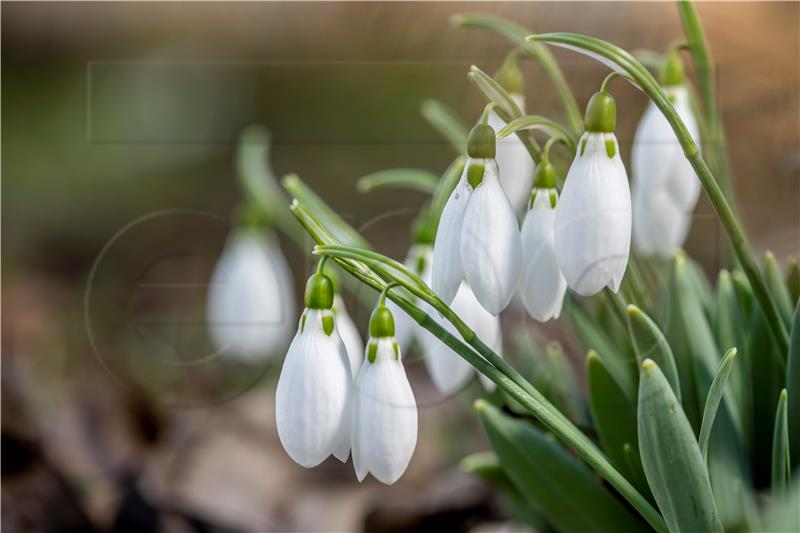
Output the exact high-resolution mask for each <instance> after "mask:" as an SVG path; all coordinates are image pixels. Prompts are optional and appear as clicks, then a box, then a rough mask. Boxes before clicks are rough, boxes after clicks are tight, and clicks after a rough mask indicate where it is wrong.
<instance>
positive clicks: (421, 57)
mask: <svg viewBox="0 0 800 533" xmlns="http://www.w3.org/2000/svg"><path fill="white" fill-rule="evenodd" d="M1 9H2V108H3V117H2V118H3V121H2V146H3V151H2V174H3V191H2V192H3V195H2V223H3V224H2V237H3V250H2V289H3V302H2V310H3V319H4V320H3V325H2V350H3V359H2V385H3V390H2V459H3V461H2V480H3V487H2V496H3V498H2V529H3V531H8V532H22V531H93V530H97V531H106V530H116V531H136V532H145V531H158V530H161V531H169V532H173V531H247V532H262V531H264V532H266V531H362V530H365V531H413V530H429V529H437V530H439V531H468V530H486V531H489V530H498V529H502V528H506V529H507V528H508V527H510V526H506V525H503V524H504V523H505V522H506V521H507V520H508V519H509V510H508V508H506V507H505V505H504V503H503V501H502V500H500V499H499V498H497V497H496V496H495V495H494V494H493V493H492V492H491V491H490V490H489V489H488V488H487V487H485V486H483V485H482V484H481V483H480V482H479V481H477V480H476V479H473V478H471V477H469V476H466V475H465V474H461V473H460V472H459V469H458V462H459V460H460V459H461V458H463V457H464V456H465V455H466V454H467V453H470V452H473V451H479V450H483V449H487V448H488V444H487V443H486V442H485V440H484V438H483V435H482V433H481V431H480V428H479V427H478V424H477V421H476V419H475V417H474V416H473V415H472V413H471V409H470V406H471V400H472V399H473V398H475V397H476V396H477V395H479V394H480V388H479V386H477V385H475V384H471V385H470V386H468V387H467V388H466V389H465V390H463V391H462V392H461V393H459V394H458V395H456V396H455V397H452V398H444V397H441V396H440V395H438V394H437V393H436V391H435V389H434V388H433V387H432V385H431V383H430V381H429V379H428V378H427V376H426V375H425V372H424V367H423V366H422V365H421V364H420V361H419V360H418V359H415V358H414V356H413V354H411V355H410V357H409V358H408V361H407V363H406V367H407V371H408V373H409V377H410V380H411V382H412V386H413V388H414V391H415V395H416V397H417V399H418V401H419V404H420V432H419V442H418V445H417V449H416V452H415V455H414V458H413V459H412V462H411V465H410V467H409V469H408V471H407V472H406V474H405V476H404V477H403V478H401V480H400V481H399V482H398V483H397V484H395V485H393V486H391V487H386V486H383V485H381V484H380V483H378V482H376V481H374V480H372V479H371V478H370V479H368V480H366V481H365V482H364V483H361V484H359V483H358V482H357V481H356V480H355V476H354V474H353V471H352V466H351V465H349V464H348V465H342V464H340V463H338V462H337V461H335V460H331V461H328V462H326V463H324V464H323V465H322V466H320V467H318V468H316V469H313V470H304V469H302V468H301V467H299V466H297V465H295V464H294V463H292V462H291V460H290V459H289V458H288V456H287V455H286V454H285V453H284V452H283V450H282V449H281V446H280V443H279V442H278V439H277V435H276V432H275V424H274V383H275V381H276V379H277V375H278V372H279V368H280V361H277V362H275V361H273V362H271V363H265V364H262V365H258V368H255V369H254V368H253V366H242V365H236V364H232V363H230V362H226V361H220V360H219V359H215V358H213V357H208V356H207V355H206V354H208V353H210V352H209V347H208V339H207V335H206V332H205V324H204V320H203V317H204V304H205V295H206V288H207V283H208V280H209V277H210V275H211V272H212V270H213V267H214V265H215V263H216V261H217V259H218V258H219V255H220V253H221V251H222V248H223V245H224V243H225V238H226V236H227V235H228V232H229V230H230V224H231V216H232V213H233V211H234V209H235V208H236V206H237V205H238V203H239V201H240V199H241V191H240V189H239V187H238V182H237V177H236V171H235V161H234V160H235V154H236V146H237V140H238V138H239V135H240V134H241V132H242V130H243V129H244V128H246V127H247V126H248V125H251V124H259V125H262V126H266V127H268V128H269V130H270V131H271V133H272V141H273V143H272V155H271V161H272V163H271V165H272V167H273V169H274V171H275V173H276V174H277V175H279V176H281V175H284V174H286V173H289V172H295V173H297V174H299V175H300V176H301V177H302V178H303V179H304V180H306V181H307V182H308V183H309V184H310V185H311V186H312V187H313V188H314V189H315V190H316V191H317V192H318V193H319V194H320V195H321V196H322V197H323V198H325V200H326V201H328V202H329V203H330V205H331V206H333V207H334V208H335V209H336V210H337V211H338V212H340V213H341V214H342V215H343V216H344V217H345V218H346V219H347V220H348V221H349V222H350V223H351V224H352V225H354V226H355V227H356V228H360V229H361V230H362V231H363V233H364V235H365V236H366V237H367V239H368V240H369V241H370V242H371V243H372V244H373V245H374V246H375V247H376V248H377V249H378V250H379V251H381V252H383V253H385V254H388V255H391V256H393V257H396V258H399V259H402V258H403V257H404V256H405V253H406V250H407V248H408V246H409V242H410V241H409V229H408V226H409V223H410V221H411V220H412V219H413V218H414V216H415V214H416V212H417V210H418V209H419V206H420V205H421V203H422V202H423V201H424V200H425V199H426V197H425V196H424V195H422V194H418V193H414V192H405V191H400V192H398V191H378V192H373V193H370V194H367V195H364V194H360V193H358V192H356V189H355V182H356V180H357V179H358V178H359V177H360V176H363V175H366V174H369V173H371V172H374V171H377V170H381V169H385V168H390V167H419V168H426V169H429V170H431V171H433V172H435V173H440V172H441V171H442V170H444V168H445V167H446V166H447V164H448V163H449V161H450V160H451V158H452V151H451V148H450V147H449V145H448V144H447V143H446V142H445V141H443V140H442V139H441V138H440V137H439V136H438V135H437V133H436V132H435V131H434V130H432V129H431V127H430V126H429V125H428V124H427V123H426V122H425V120H424V119H423V118H422V116H421V115H420V113H419V106H420V103H421V102H422V101H423V100H424V99H426V98H430V97H433V98H437V99H440V100H441V101H443V102H445V103H447V104H448V105H450V106H452V107H453V108H454V109H456V110H457V111H458V112H459V113H460V115H461V117H462V119H463V120H464V122H465V123H469V122H471V121H473V120H475V119H476V118H477V116H478V114H479V113H480V110H481V109H482V105H483V101H482V99H481V97H480V95H479V94H478V93H477V92H476V91H475V90H474V89H473V87H472V86H471V85H470V84H469V83H468V82H467V80H466V72H467V69H468V68H469V66H470V65H471V64H476V65H478V66H479V67H481V68H482V69H483V70H484V71H486V72H490V73H491V72H494V71H495V70H496V69H497V68H498V67H499V65H500V63H501V62H502V60H503V58H504V56H505V54H506V53H507V52H508V50H509V45H508V43H507V42H506V41H505V40H503V39H502V38H500V37H498V36H496V35H494V34H492V33H489V32H487V31H484V30H470V29H458V28H453V27H451V26H450V24H449V23H448V18H449V17H450V15H452V14H454V13H458V12H462V11H483V12H487V13H493V14H496V15H500V16H503V17H505V18H509V19H511V20H514V21H516V22H517V23H519V24H522V25H524V26H526V27H527V28H529V29H531V30H533V31H536V32H544V31H573V32H580V33H587V34H591V35H595V36H598V37H601V38H604V39H608V40H610V41H612V42H614V43H616V44H619V45H621V46H622V47H624V48H627V49H629V50H633V49H640V48H648V49H653V50H656V51H663V50H664V49H665V48H666V47H667V46H668V45H669V43H670V42H671V41H672V40H673V39H676V38H679V37H680V36H681V28H680V21H679V18H678V15H677V12H676V10H675V6H674V5H673V4H672V3H616V2H615V3H603V2H592V3H577V2H576V3H572V2H569V3H556V2H552V3H550V2H544V3H522V2H520V3H460V2H448V3H427V2H420V3H380V2H377V3H347V2H341V3H306V2H303V3H288V2H275V3H264V4H257V3H221V2H220V3H214V2H210V3H192V2H181V3H133V2H117V3H71V2H58V3H47V2H37V3H3V4H2V8H1ZM699 11H700V14H701V16H702V18H703V22H704V24H705V27H706V32H707V36H708V38H709V41H710V43H711V47H712V52H713V55H714V59H715V62H716V67H717V73H718V85H719V98H720V102H721V106H722V111H723V116H724V120H725V123H726V126H727V132H728V141H729V145H730V151H729V152H730V155H731V160H732V167H733V169H734V173H735V176H736V183H735V189H736V195H737V198H738V200H739V205H740V208H741V212H742V216H743V219H744V223H745V226H746V229H747V232H748V234H749V236H750V237H751V239H752V242H753V244H754V247H755V249H756V251H757V252H758V253H759V254H760V253H763V252H764V251H766V250H768V249H769V250H772V251H773V252H774V253H775V255H776V256H777V257H778V259H779V260H780V261H781V263H783V262H784V261H785V259H786V258H787V257H789V256H791V255H794V256H796V255H798V253H800V123H799V119H800V4H798V3H769V2H758V3H756V2H737V3H726V2H719V3H703V4H700V5H699ZM555 54H556V57H557V58H558V59H559V60H561V61H562V66H563V69H564V71H565V74H566V77H567V79H568V81H569V82H570V84H571V86H572V88H573V90H574V91H575V93H576V96H577V98H578V102H579V104H580V105H581V106H583V105H584V104H585V102H586V99H587V98H588V97H589V96H590V95H591V94H592V93H593V92H594V91H596V90H597V87H598V84H599V83H600V81H601V80H602V77H603V76H604V75H605V73H606V71H605V69H604V67H602V66H598V64H597V63H594V62H591V61H589V60H587V59H585V58H582V57H580V56H578V55H576V54H574V53H571V52H567V51H562V50H556V51H555ZM523 68H524V71H525V76H526V97H527V105H528V112H529V113H535V114H543V115H548V116H552V117H555V118H562V117H561V107H560V105H559V104H558V101H557V99H556V97H555V94H554V93H553V90H552V88H551V87H550V85H549V83H548V82H547V80H546V79H545V77H544V76H543V74H542V72H541V71H540V70H539V69H538V67H537V66H536V65H534V64H524V67H523ZM613 92H614V94H615V96H616V97H617V101H618V108H619V125H618V128H617V134H618V136H619V138H620V144H621V147H622V150H623V157H625V158H627V157H628V156H629V148H630V139H631V138H632V135H633V132H634V129H635V126H636V123H637V121H638V119H639V117H640V115H641V113H642V111H643V109H644V105H645V101H644V96H643V95H642V94H640V93H638V92H637V91H636V90H634V89H633V88H631V87H629V86H627V85H626V84H624V83H621V82H618V83H615V85H614V87H613ZM282 248H283V251H284V253H285V254H286V256H287V258H288V261H289V263H290V265H291V269H292V272H293V277H294V284H295V292H296V294H297V296H298V298H299V296H300V294H301V292H300V289H301V287H302V285H303V283H304V280H305V277H306V275H307V273H308V271H309V268H310V263H309V260H308V259H307V257H306V256H305V254H304V252H303V251H302V250H300V248H298V247H297V246H295V245H294V244H292V243H291V242H290V241H287V240H286V239H283V241H282ZM310 248H311V243H310V242H309V243H308V246H307V247H306V250H308V249H310ZM686 248H687V251H688V253H689V254H690V255H692V256H693V257H695V258H696V259H698V260H699V261H700V262H701V263H702V264H703V266H704V267H705V268H706V269H707V271H708V272H709V273H712V272H716V270H717V269H718V268H720V267H721V266H725V265H726V261H727V260H726V258H725V254H724V249H725V248H724V235H722V234H721V233H720V229H719V227H718V226H717V224H716V223H715V221H714V218H713V214H712V213H711V211H710V206H709V205H708V203H707V202H705V200H701V201H700V204H699V205H698V207H697V210H696V220H695V222H694V225H693V229H692V233H691V235H690V237H689V240H688V242H687V245H686ZM345 299H346V302H347V304H348V308H349V310H350V313H351V315H352V316H353V318H354V320H355V322H356V324H357V326H358V327H359V328H360V330H361V331H362V333H364V332H365V330H366V325H367V320H368V316H369V310H368V309H366V308H365V307H363V306H361V305H360V304H359V302H358V300H357V299H356V298H355V297H353V295H346V298H345ZM528 322H530V323H528ZM504 324H505V325H504V327H505V328H506V329H507V330H508V331H511V329H512V328H513V329H514V330H517V331H519V330H520V327H519V326H520V325H521V326H522V329H523V330H524V331H526V332H527V333H528V334H529V335H531V336H532V337H533V338H535V339H537V342H538V340H547V339H560V340H562V341H563V342H564V344H565V349H566V350H567V353H568V355H570V357H572V358H573V359H574V360H575V361H576V364H581V363H579V361H581V360H582V359H581V357H582V354H581V353H579V352H578V350H577V349H576V348H575V347H573V346H570V344H569V341H568V340H567V332H565V328H566V327H567V326H566V325H562V324H561V322H560V321H556V322H555V323H553V324H548V325H547V327H541V326H540V325H537V324H535V323H533V322H532V321H529V320H528V319H527V317H526V315H525V314H524V313H520V312H519V311H518V310H514V309H509V310H508V311H506V313H505V314H504ZM131 332H133V333H134V334H131ZM510 337H511V336H510V335H508V336H507V337H506V342H505V345H506V347H507V349H508V350H509V352H510V355H509V356H510V357H512V358H513V345H514V344H515V342H516V341H515V339H512V338H510ZM539 344H541V343H539ZM164 345H169V346H170V347H171V349H172V352H171V353H172V355H173V356H171V357H165V356H164V355H163V354H164V349H163V346H164ZM175 354H178V355H177V356H175ZM579 374H580V373H579Z"/></svg>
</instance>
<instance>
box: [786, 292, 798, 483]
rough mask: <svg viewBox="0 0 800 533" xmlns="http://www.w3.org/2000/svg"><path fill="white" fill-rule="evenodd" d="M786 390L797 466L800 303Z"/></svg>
mask: <svg viewBox="0 0 800 533" xmlns="http://www.w3.org/2000/svg"><path fill="white" fill-rule="evenodd" d="M786 390H787V392H788V394H789V404H788V406H787V411H788V413H789V420H792V424H791V425H790V426H789V444H790V449H791V452H792V453H791V457H792V460H793V461H794V464H793V465H792V466H794V467H796V466H797V465H798V463H800V303H798V304H797V307H796V308H795V310H794V319H793V320H792V337H791V342H790V343H789V356H788V361H787V363H786Z"/></svg>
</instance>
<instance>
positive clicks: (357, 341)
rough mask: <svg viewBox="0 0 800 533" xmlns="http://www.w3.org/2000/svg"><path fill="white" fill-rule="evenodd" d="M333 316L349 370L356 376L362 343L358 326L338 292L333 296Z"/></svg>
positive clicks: (361, 357) (359, 363)
mask: <svg viewBox="0 0 800 533" xmlns="http://www.w3.org/2000/svg"><path fill="white" fill-rule="evenodd" d="M333 316H334V317H335V318H336V329H337V330H339V336H340V337H341V338H342V342H343V343H344V347H345V350H347V358H348V359H349V360H350V371H351V373H352V374H353V375H354V376H357V375H358V369H359V368H361V361H362V360H363V359H364V343H363V341H362V340H361V335H360V334H359V333H358V328H357V327H356V325H355V323H353V319H352V318H350V314H349V313H348V312H347V308H346V307H345V305H344V300H343V299H342V297H341V296H339V294H338V293H337V294H336V295H335V296H334V297H333Z"/></svg>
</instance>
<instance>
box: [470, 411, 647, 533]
mask: <svg viewBox="0 0 800 533" xmlns="http://www.w3.org/2000/svg"><path fill="white" fill-rule="evenodd" d="M475 410H476V411H477V412H478V416H479V418H480V421H481V425H482V426H483V429H484V431H485V432H486V435H487V436H488V438H489V442H490V443H491V444H492V448H494V451H495V453H496V454H497V457H498V458H499V459H500V464H501V465H502V466H503V470H504V471H505V472H506V473H507V475H508V476H509V478H510V479H511V480H512V481H513V483H514V485H515V486H516V487H518V488H519V489H520V491H521V492H522V494H523V496H524V497H525V499H526V501H528V502H529V503H530V504H531V505H534V506H535V507H536V508H537V509H540V510H541V513H542V515H543V516H544V517H545V518H546V519H547V521H548V522H549V523H551V524H553V525H554V526H555V527H556V528H558V529H559V530H562V531H575V532H584V531H604V532H605V531H615V532H623V531H645V530H647V527H646V525H645V524H644V523H642V522H641V521H639V519H638V518H637V517H636V516H635V515H633V514H632V513H631V512H630V511H628V509H626V508H625V507H624V506H623V505H622V504H621V503H620V502H619V500H617V499H616V498H615V497H614V496H612V495H611V493H609V492H608V491H607V490H606V489H605V488H604V487H603V485H602V484H601V483H600V481H599V480H598V478H597V477H595V476H594V475H593V474H592V472H591V471H590V470H589V469H588V468H587V467H586V466H584V465H583V464H582V463H579V462H578V461H576V460H575V459H574V458H573V457H572V456H571V455H570V454H568V453H567V452H566V451H565V450H564V449H563V448H562V447H561V446H559V445H558V444H557V443H556V442H555V441H554V440H553V439H552V438H549V437H548V436H547V435H545V434H544V433H542V432H541V431H539V430H538V429H536V428H535V427H533V426H532V425H530V424H529V423H527V422H524V421H520V420H516V419H513V418H510V417H508V416H506V415H503V414H502V413H501V412H500V411H499V410H498V409H497V408H495V407H493V406H491V405H489V404H488V403H487V402H485V401H483V400H478V401H477V402H476V403H475Z"/></svg>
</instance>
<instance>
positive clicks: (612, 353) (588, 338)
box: [564, 299, 636, 402]
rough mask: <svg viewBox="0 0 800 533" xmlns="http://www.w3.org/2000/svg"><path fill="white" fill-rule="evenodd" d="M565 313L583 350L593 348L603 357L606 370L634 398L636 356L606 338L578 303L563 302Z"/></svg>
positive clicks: (625, 392) (623, 390)
mask: <svg viewBox="0 0 800 533" xmlns="http://www.w3.org/2000/svg"><path fill="white" fill-rule="evenodd" d="M564 311H565V314H566V315H567V316H568V317H569V319H570V322H571V323H572V327H573V329H574V330H575V334H576V336H577V337H578V340H579V341H580V343H581V344H582V345H583V348H584V350H586V351H587V352H588V351H589V350H594V351H595V352H597V353H599V354H600V356H601V357H602V358H603V363H604V364H605V366H606V368H607V369H608V372H609V373H610V374H611V376H612V377H613V378H614V381H616V382H617V385H618V386H619V387H620V389H621V390H622V392H623V393H624V394H625V396H626V397H627V398H628V399H629V400H630V401H631V402H634V401H635V399H636V358H635V356H633V355H631V354H628V353H627V352H626V351H625V350H622V349H620V348H619V346H617V345H615V344H614V343H613V342H611V340H610V339H609V338H608V336H607V335H606V333H605V332H604V331H603V330H602V329H601V328H600V327H599V326H598V324H597V323H596V322H595V321H594V320H592V318H591V317H589V316H588V315H587V314H586V312H585V311H583V310H582V309H581V308H580V306H579V304H578V303H577V302H576V301H575V300H573V299H569V300H567V301H566V302H565V309H564Z"/></svg>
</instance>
